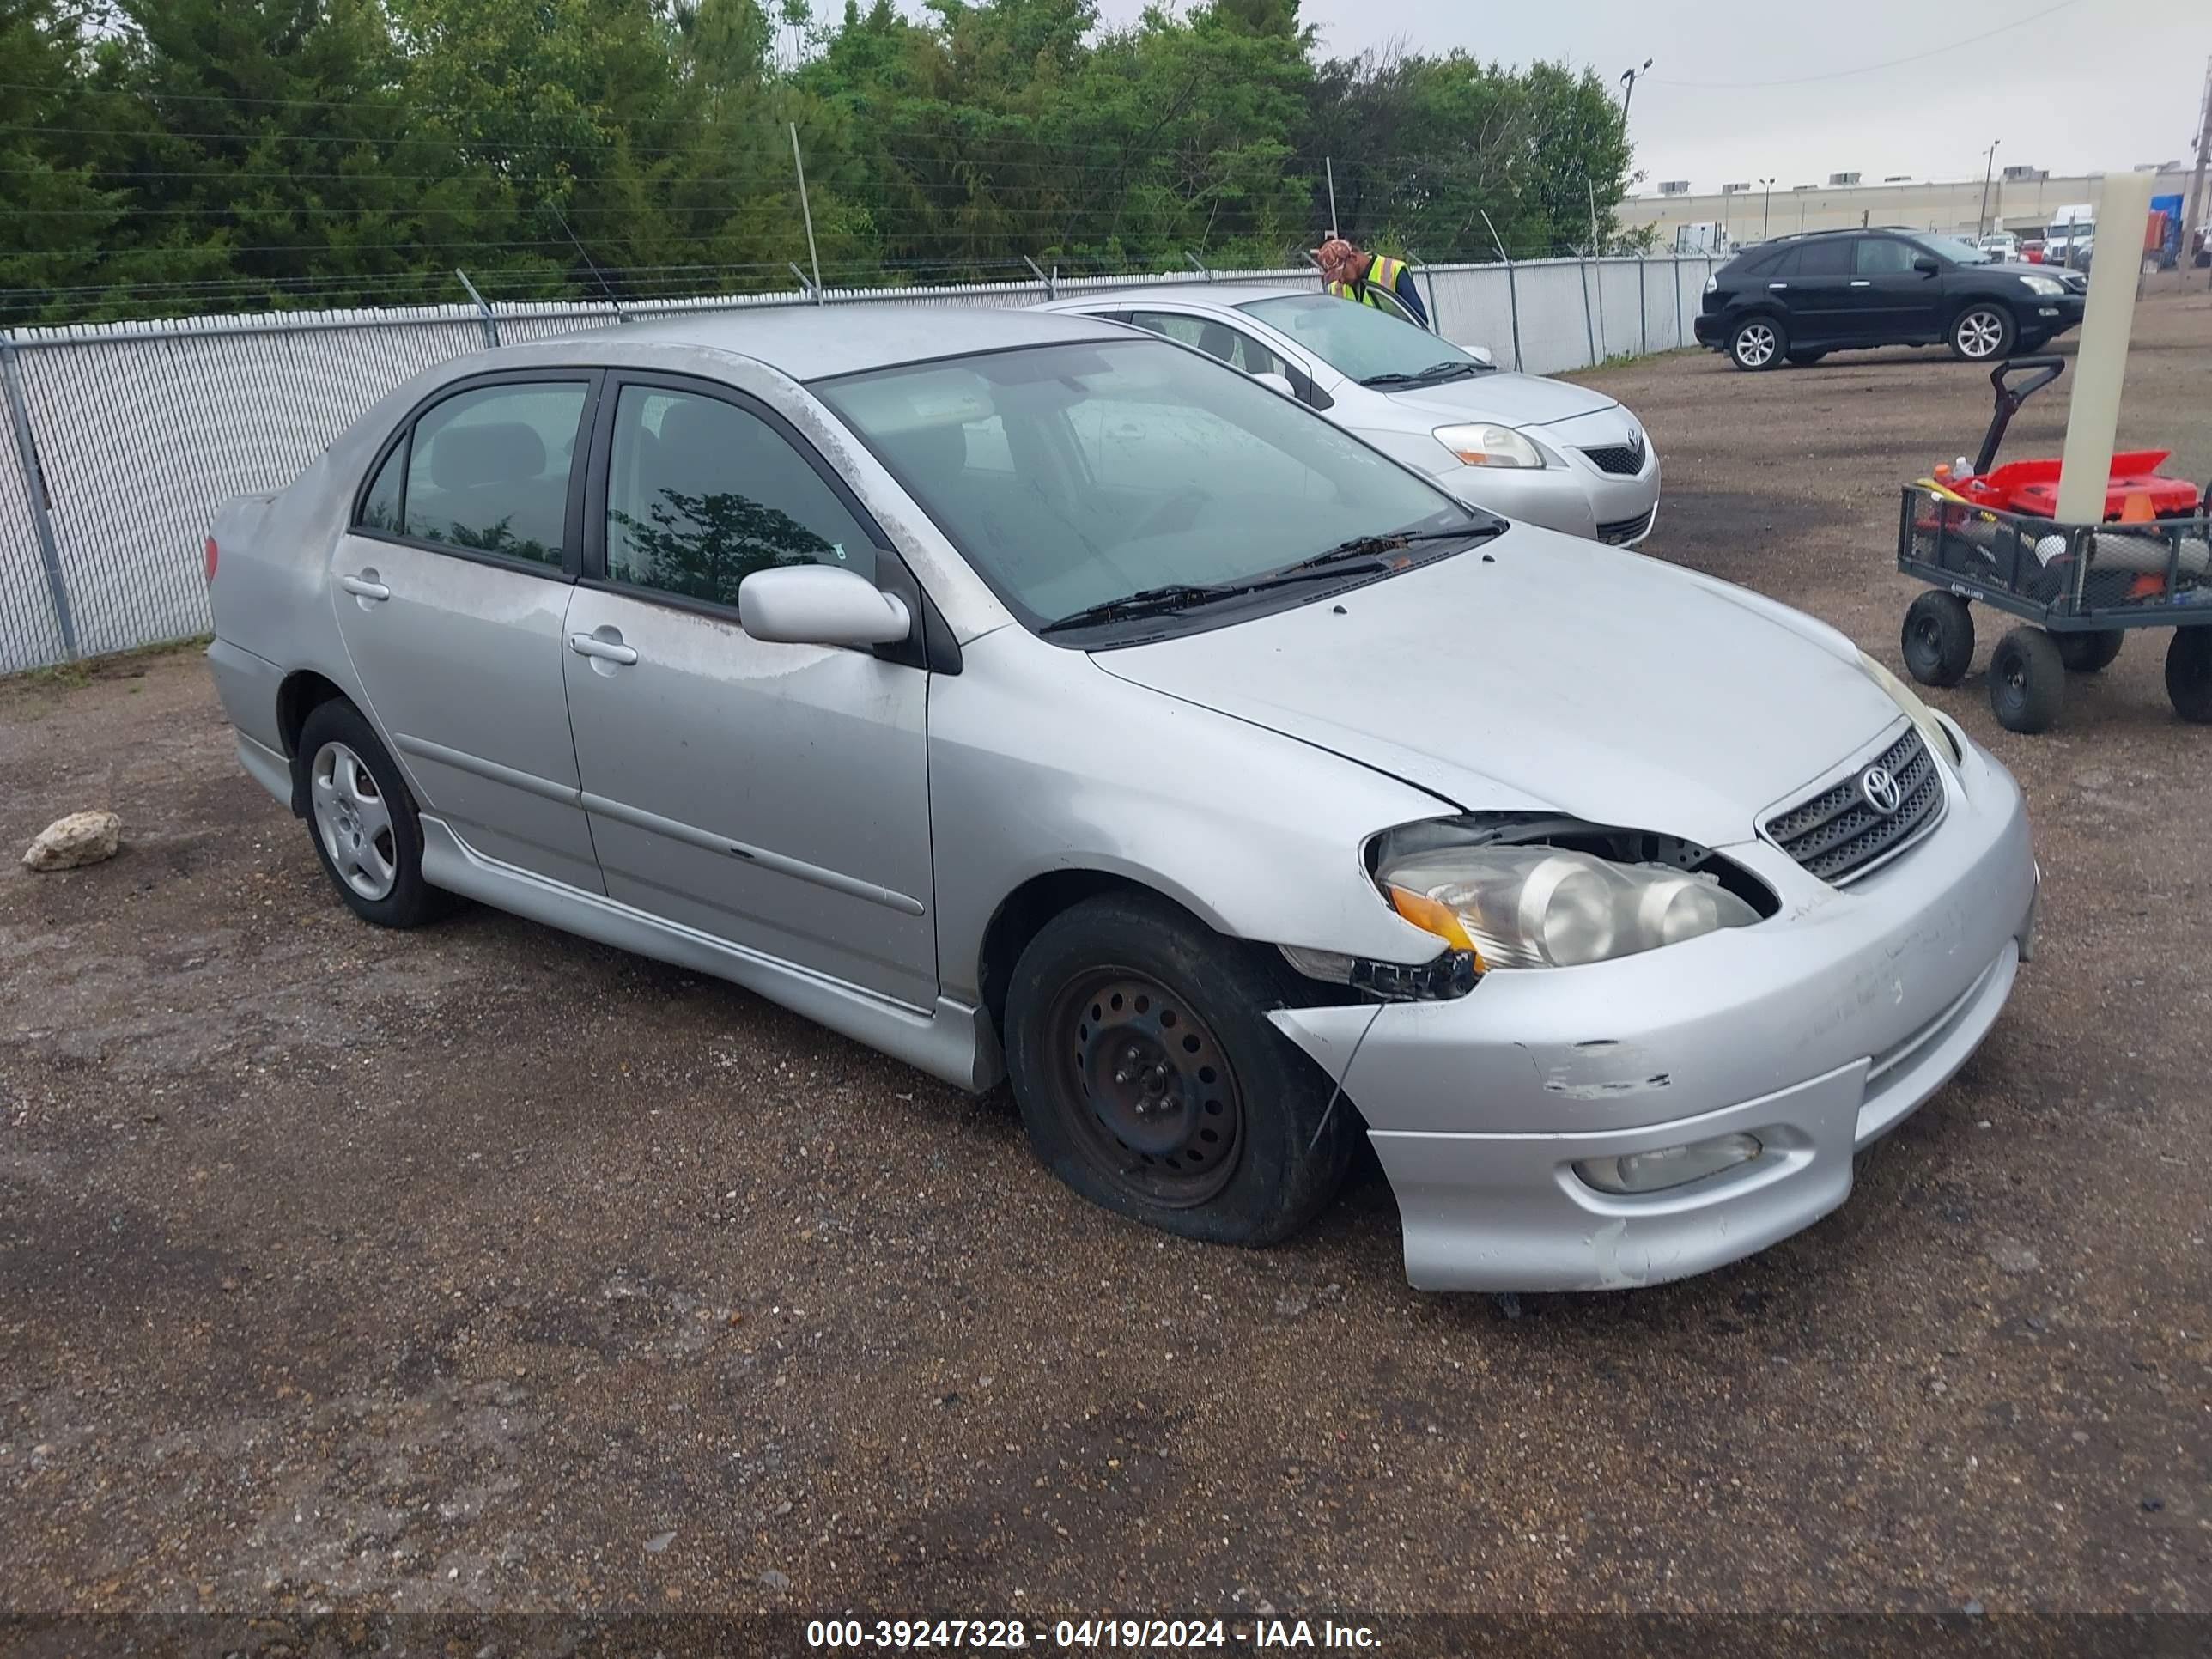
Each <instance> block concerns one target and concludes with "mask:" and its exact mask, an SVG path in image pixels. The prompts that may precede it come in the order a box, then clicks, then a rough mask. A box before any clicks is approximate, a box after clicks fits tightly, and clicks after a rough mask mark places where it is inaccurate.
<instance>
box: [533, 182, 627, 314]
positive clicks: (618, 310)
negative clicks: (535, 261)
mask: <svg viewBox="0 0 2212 1659" xmlns="http://www.w3.org/2000/svg"><path fill="white" fill-rule="evenodd" d="M546 205H547V206H548V207H550V208H551V209H552V210H553V216H554V218H556V220H558V221H559V222H560V224H561V228H562V229H563V230H567V231H568V240H570V241H572V242H574V243H575V244H576V252H579V253H580V254H582V255H583V256H584V263H585V264H587V265H589V266H591V268H592V276H596V277H597V278H599V288H600V289H601V291H602V292H604V293H605V295H606V296H607V303H608V304H609V305H611V306H612V307H614V308H615V320H616V321H617V322H618V323H626V322H628V321H629V317H627V316H626V315H624V314H623V308H622V301H620V300H618V299H617V298H616V297H615V290H614V287H613V285H612V284H611V283H609V282H608V281H607V274H606V272H605V271H603V270H600V269H599V264H598V262H597V261H596V260H594V259H593V258H592V255H591V252H590V251H589V250H588V249H587V248H586V247H585V246H584V244H583V241H582V239H580V237H579V236H578V235H577V234H576V233H575V232H574V231H573V230H568V216H567V215H566V214H564V213H562V211H561V209H560V206H559V204H557V203H551V202H549V203H547V204H546Z"/></svg>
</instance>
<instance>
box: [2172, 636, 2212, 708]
mask: <svg viewBox="0 0 2212 1659" xmlns="http://www.w3.org/2000/svg"><path fill="white" fill-rule="evenodd" d="M2166 697H2167V700H2168V701H2169V702H2172V704H2173V712H2174V713H2175V714H2179V715H2180V716H2181V718H2182V719H2184V720H2188V721H2190V722H2191V724H2193V725H2197V726H2207V725H2212V628H2177V629H2174V630H2173V643H2172V644H2171V645H2169V646H2167V647H2166Z"/></svg>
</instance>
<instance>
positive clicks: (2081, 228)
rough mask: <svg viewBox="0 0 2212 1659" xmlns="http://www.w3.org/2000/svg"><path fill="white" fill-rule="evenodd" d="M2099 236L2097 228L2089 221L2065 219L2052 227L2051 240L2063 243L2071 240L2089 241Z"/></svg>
mask: <svg viewBox="0 0 2212 1659" xmlns="http://www.w3.org/2000/svg"><path fill="white" fill-rule="evenodd" d="M2095 234H2097V227H2096V226H2095V225H2094V224H2093V223H2092V222H2090V221H2089V220H2087V219H2065V220H2062V221H2060V222H2058V223H2057V224H2055V225H2053V226H2051V230H2050V234H2049V240H2051V241H2054V242H2063V241H2066V240H2069V239H2072V240H2077V241H2083V242H2086V241H2087V240H2089V239H2090V238H2091V237H2092V236H2094V235H2095Z"/></svg>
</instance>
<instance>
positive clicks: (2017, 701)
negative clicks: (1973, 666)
mask: <svg viewBox="0 0 2212 1659" xmlns="http://www.w3.org/2000/svg"><path fill="white" fill-rule="evenodd" d="M1990 675H1991V676H1992V677H1993V678H1995V679H1996V686H1997V693H1998V695H1999V696H2002V698H2003V699H2004V701H2005V704H2006V706H2007V707H2008V708H2019V707H2020V706H2021V704H2022V703H2024V702H2027V653H2026V652H2023V651H2007V652H2004V653H2002V654H2001V655H2000V656H1999V657H1998V658H1997V659H1996V661H1995V662H1992V663H1991V664H1990Z"/></svg>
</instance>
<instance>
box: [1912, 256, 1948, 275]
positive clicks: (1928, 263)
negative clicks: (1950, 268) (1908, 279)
mask: <svg viewBox="0 0 2212 1659" xmlns="http://www.w3.org/2000/svg"><path fill="white" fill-rule="evenodd" d="M1912 268H1913V269H1914V270H1917V271H1918V272H1919V273H1920V274H1921V275H1922V276H1941V275H1942V270H1943V262H1942V260H1941V259H1939V258H1936V256H1935V255H1934V254H1932V253H1923V254H1922V255H1921V256H1920V257H1919V258H1917V259H1915V260H1914V261H1913V262H1912Z"/></svg>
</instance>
